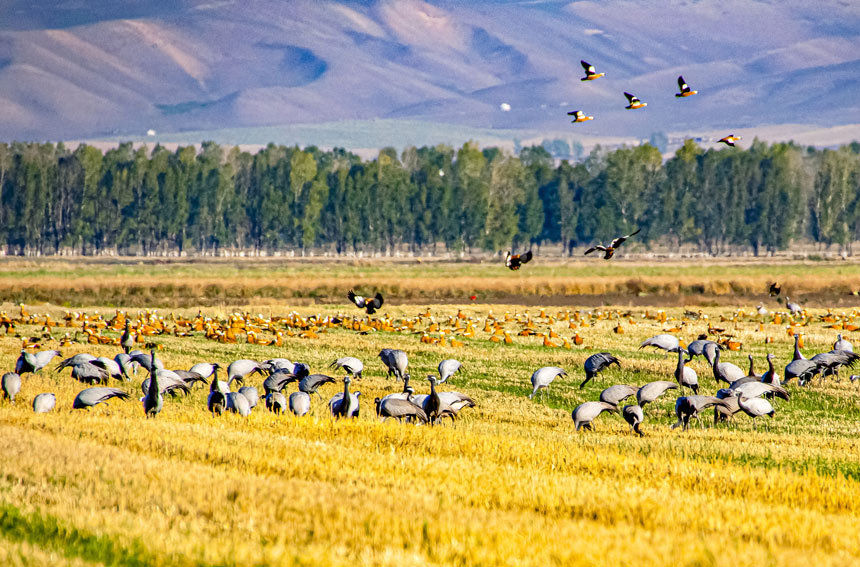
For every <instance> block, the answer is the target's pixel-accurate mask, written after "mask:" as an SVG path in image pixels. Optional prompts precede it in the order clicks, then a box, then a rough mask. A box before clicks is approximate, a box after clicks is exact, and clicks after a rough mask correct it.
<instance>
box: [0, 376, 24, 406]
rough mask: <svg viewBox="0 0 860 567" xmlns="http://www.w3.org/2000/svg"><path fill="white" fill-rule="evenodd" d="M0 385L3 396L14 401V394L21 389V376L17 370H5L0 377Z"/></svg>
mask: <svg viewBox="0 0 860 567" xmlns="http://www.w3.org/2000/svg"><path fill="white" fill-rule="evenodd" d="M0 386H2V388H3V396H4V397H5V398H6V399H7V400H9V401H10V402H12V403H13V404H14V403H15V396H17V395H18V392H20V391H21V376H20V375H18V373H17V372H7V373H6V374H4V375H3V377H2V378H0Z"/></svg>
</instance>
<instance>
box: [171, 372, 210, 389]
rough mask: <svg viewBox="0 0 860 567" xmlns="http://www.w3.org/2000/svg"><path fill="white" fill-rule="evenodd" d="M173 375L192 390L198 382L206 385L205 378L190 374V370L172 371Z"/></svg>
mask: <svg viewBox="0 0 860 567" xmlns="http://www.w3.org/2000/svg"><path fill="white" fill-rule="evenodd" d="M171 372H173V373H174V374H176V375H177V376H179V377H180V378H182V380H184V381H185V383H186V384H188V387H189V388H193V387H194V385H195V384H197V383H198V382H202V383H203V384H206V378H205V377H204V376H202V375H200V374H198V373H197V372H192V371H191V370H182V369H181V368H179V369H176V370H172V371H171Z"/></svg>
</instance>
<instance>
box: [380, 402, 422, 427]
mask: <svg viewBox="0 0 860 567" xmlns="http://www.w3.org/2000/svg"><path fill="white" fill-rule="evenodd" d="M374 401H375V402H376V414H377V415H378V416H379V417H381V418H382V421H385V420H386V419H388V418H389V417H392V418H394V419H396V420H397V421H402V420H403V419H406V421H419V422H421V423H427V422H428V421H429V420H430V418H429V417H428V416H427V413H425V411H424V409H423V408H422V407H421V406H419V405H417V404H414V403H412V402H411V401H410V400H402V399H399V398H388V399H385V400H380V399H379V398H376V400H374Z"/></svg>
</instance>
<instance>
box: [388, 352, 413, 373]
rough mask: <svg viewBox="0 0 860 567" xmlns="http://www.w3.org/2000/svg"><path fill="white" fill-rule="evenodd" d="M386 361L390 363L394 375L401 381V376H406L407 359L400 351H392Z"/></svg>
mask: <svg viewBox="0 0 860 567" xmlns="http://www.w3.org/2000/svg"><path fill="white" fill-rule="evenodd" d="M388 360H389V361H390V362H391V367H392V368H393V370H394V375H395V376H397V377H398V378H400V379H401V380H403V376H405V375H406V369H407V367H408V366H409V357H407V356H406V353H405V352H403V351H402V350H392V351H391V352H390V353H389V354H388Z"/></svg>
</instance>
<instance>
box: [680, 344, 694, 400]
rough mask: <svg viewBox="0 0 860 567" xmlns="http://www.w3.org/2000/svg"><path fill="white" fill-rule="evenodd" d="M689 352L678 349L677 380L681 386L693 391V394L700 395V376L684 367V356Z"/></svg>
mask: <svg viewBox="0 0 860 567" xmlns="http://www.w3.org/2000/svg"><path fill="white" fill-rule="evenodd" d="M686 352H687V351H685V350H684V349H682V348H681V347H678V365H677V366H676V367H675V380H677V381H678V384H679V385H680V386H684V387H685V388H689V389H691V390H693V394H698V393H699V376H698V375H697V374H696V371H695V370H693V369H692V368H690V367H689V366H685V365H684V362H685V361H684V354H686Z"/></svg>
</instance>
